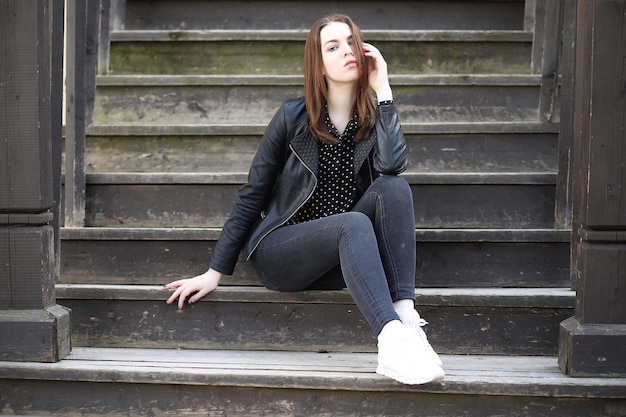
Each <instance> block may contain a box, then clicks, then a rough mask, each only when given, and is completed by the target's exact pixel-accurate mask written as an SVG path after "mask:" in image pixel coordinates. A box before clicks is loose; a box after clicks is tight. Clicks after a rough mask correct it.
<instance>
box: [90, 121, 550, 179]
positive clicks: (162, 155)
mask: <svg viewBox="0 0 626 417" xmlns="http://www.w3.org/2000/svg"><path fill="white" fill-rule="evenodd" d="M264 129H265V125H261V124H259V125H240V126H229V125H200V126H195V125H159V126H155V125H149V126H144V125H96V126H91V127H90V128H89V129H88V137H87V146H86V150H87V154H86V160H85V164H86V170H87V171H89V172H224V173H233V172H247V170H248V169H249V167H250V164H251V162H252V158H253V156H254V154H255V152H256V149H257V146H258V144H259V141H260V140H261V136H262V135H263V131H264ZM402 129H403V132H404V137H405V139H406V141H407V152H408V154H407V157H408V160H409V167H408V170H409V171H410V172H433V173H434V172H474V173H475V172H490V173H495V172H535V173H553V172H556V165H557V162H556V160H557V145H558V134H557V131H556V126H555V125H546V124H531V123H524V124H519V123H518V124H514V123H502V124H499V125H494V124H481V123H468V124H466V125H465V126H458V125H450V124H436V125H433V124H430V125H415V124H409V123H403V125H402Z"/></svg>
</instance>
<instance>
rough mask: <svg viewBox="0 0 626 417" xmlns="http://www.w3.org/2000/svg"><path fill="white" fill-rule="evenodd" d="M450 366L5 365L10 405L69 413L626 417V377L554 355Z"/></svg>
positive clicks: (356, 358)
mask: <svg viewBox="0 0 626 417" xmlns="http://www.w3.org/2000/svg"><path fill="white" fill-rule="evenodd" d="M442 360H443V362H444V367H445V369H446V371H447V376H446V379H445V380H444V381H443V382H442V383H435V384H426V385H421V386H405V385H401V384H398V383H396V382H394V381H392V380H390V379H388V378H384V377H381V376H379V375H377V374H375V373H374V370H375V367H376V355H375V354H336V353H333V354H329V353H324V354H319V353H309V354H307V353H285V352H241V351H185V350H165V349H157V350H143V349H141V350H139V349H138V350H136V349H93V348H88V349H83V348H75V349H74V352H73V353H72V355H70V357H69V358H68V360H64V361H63V362H61V363H58V364H54V365H37V364H28V363H24V364H6V366H5V364H4V363H2V374H1V376H0V393H1V394H2V395H0V407H2V408H3V409H5V410H6V409H10V410H11V411H12V412H13V413H24V414H26V413H28V414H36V413H41V414H45V415H50V413H52V415H63V416H66V417H69V416H72V417H73V416H79V415H80V416H90V417H93V416H101V415H107V416H116V417H117V416H133V417H134V416H149V415H150V416H151V415H155V414H156V415H160V416H168V417H169V416H174V415H181V414H184V415H210V416H221V415H226V414H227V415H229V416H259V417H260V416H267V415H272V416H280V417H287V416H303V415H316V416H324V417H330V416H341V417H343V416H346V417H347V416H359V415H385V416H414V415H416V413H418V415H428V416H434V417H443V416H450V415H451V410H454V411H453V412H452V414H454V415H472V416H478V415H480V416H492V417H496V416H511V415H515V416H520V417H531V416H533V417H536V416H539V417H543V416H546V417H548V416H549V417H555V416H557V417H583V416H584V417H588V416H594V417H618V416H621V415H623V414H624V413H625V412H626V381H625V380H624V379H619V378H609V379H597V378H567V377H565V376H563V375H562V374H561V373H560V372H559V371H558V368H557V367H556V361H555V358H553V357H547V358H541V357H509V356H498V357H494V356H446V355H443V356H442ZM50 381H54V383H50ZM32 392H37V393H38V395H37V396H33V395H32ZM5 393H6V394H5ZM77 393H79V395H77ZM9 396H10V397H9ZM9 398H10V399H9Z"/></svg>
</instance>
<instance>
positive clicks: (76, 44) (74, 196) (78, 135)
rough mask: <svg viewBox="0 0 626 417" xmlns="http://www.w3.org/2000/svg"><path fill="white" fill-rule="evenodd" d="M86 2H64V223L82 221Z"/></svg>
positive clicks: (83, 205)
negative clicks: (65, 3)
mask: <svg viewBox="0 0 626 417" xmlns="http://www.w3.org/2000/svg"><path fill="white" fill-rule="evenodd" d="M85 8H86V3H85V2H84V1H79V0H69V1H68V2H67V12H66V13H67V21H68V24H67V30H66V42H67V43H66V51H67V58H66V68H67V70H66V72H67V74H66V95H67V104H66V106H67V114H66V127H65V193H64V195H65V222H64V223H65V225H66V226H76V227H81V226H84V225H85V167H84V163H85V125H86V116H85V108H86V107H85V105H86V104H85V94H84V93H85V91H84V86H85V68H84V58H85V50H86V45H85V22H86V14H85Z"/></svg>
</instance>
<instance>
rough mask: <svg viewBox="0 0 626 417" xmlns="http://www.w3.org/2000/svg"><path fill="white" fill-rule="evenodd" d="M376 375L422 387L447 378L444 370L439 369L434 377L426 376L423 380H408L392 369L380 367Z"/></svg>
mask: <svg viewBox="0 0 626 417" xmlns="http://www.w3.org/2000/svg"><path fill="white" fill-rule="evenodd" d="M376 373H377V374H379V375H383V376H386V377H389V378H391V379H395V380H396V381H398V382H400V383H402V384H406V385H421V384H427V383H429V382H438V381H441V380H442V379H443V378H444V377H445V376H446V374H445V372H444V371H443V369H442V368H439V369H438V371H436V372H434V373H433V374H432V375H424V376H423V377H422V378H408V377H406V376H404V375H401V374H399V373H398V372H396V371H394V370H392V369H388V368H385V367H384V366H380V365H379V366H378V367H377V368H376Z"/></svg>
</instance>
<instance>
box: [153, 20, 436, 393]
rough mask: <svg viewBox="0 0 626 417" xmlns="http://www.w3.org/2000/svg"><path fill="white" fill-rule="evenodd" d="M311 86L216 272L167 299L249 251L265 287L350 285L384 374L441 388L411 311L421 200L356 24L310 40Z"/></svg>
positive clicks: (316, 30) (325, 23)
mask: <svg viewBox="0 0 626 417" xmlns="http://www.w3.org/2000/svg"><path fill="white" fill-rule="evenodd" d="M304 83H305V84H304V91H305V96H304V98H298V99H293V100H289V101H287V102H285V103H283V105H282V106H281V107H280V109H279V110H278V112H277V113H276V115H275V116H274V117H273V119H272V121H271V122H270V124H269V125H268V127H267V130H266V132H265V134H264V137H263V140H262V142H261V144H260V147H259V149H258V151H257V154H256V156H255V157H254V160H253V162H252V166H251V168H250V173H249V176H248V183H247V184H246V185H244V186H243V187H242V188H241V189H240V191H239V195H238V198H237V201H236V203H235V206H234V208H233V210H232V214H231V217H230V218H229V220H228V221H227V222H226V223H225V225H224V228H223V232H222V234H221V236H220V239H219V241H218V243H217V245H216V247H215V250H214V252H213V256H212V258H211V263H210V269H209V270H208V271H207V272H206V273H204V274H202V275H199V276H196V277H194V278H189V279H183V280H179V281H175V282H172V283H170V284H168V285H166V286H165V289H173V290H174V293H173V294H172V295H171V297H170V298H169V299H168V300H167V303H168V304H171V303H174V302H175V301H176V300H178V307H179V308H182V307H183V305H184V303H185V301H187V302H188V303H190V304H191V303H194V302H196V301H198V300H199V299H200V298H202V297H203V296H205V295H206V294H208V293H210V292H211V291H213V290H215V288H217V286H218V283H219V281H220V278H221V277H222V275H223V274H226V275H230V274H232V273H233V269H234V267H235V263H236V262H237V259H238V257H239V254H240V252H243V255H244V256H245V258H246V260H248V261H250V262H251V264H252V266H253V268H254V270H255V272H256V273H257V275H258V277H259V279H260V281H261V282H262V283H263V285H265V286H266V287H267V288H269V289H272V290H277V291H300V290H307V289H321V288H325V289H332V288H336V289H340V288H345V287H347V288H348V291H349V292H350V294H351V295H352V297H353V298H354V300H355V302H356V304H357V306H358V307H359V309H360V311H361V312H362V313H363V315H364V317H365V319H366V320H367V322H368V323H369V325H370V326H371V329H372V331H373V332H374V334H375V335H376V336H377V338H378V368H377V372H378V373H379V374H382V375H385V376H388V377H391V378H393V379H395V380H397V381H400V382H402V383H405V384H422V383H427V382H431V381H437V380H440V379H442V378H443V377H444V371H443V369H442V364H441V361H440V359H439V357H438V355H437V354H436V353H435V352H434V350H433V349H432V347H431V346H430V344H429V343H428V341H427V339H426V335H425V333H424V331H423V330H422V328H421V327H422V326H424V325H425V324H426V322H425V321H424V320H423V319H422V318H420V316H419V314H418V313H417V311H415V307H414V301H415V255H416V254H415V219H414V213H413V204H412V201H413V200H412V195H411V190H410V188H409V185H408V184H407V182H406V181H405V180H404V179H402V178H400V177H398V174H400V173H402V172H403V171H404V170H405V169H406V166H407V160H406V152H405V150H406V144H405V141H404V137H403V135H402V132H401V129H400V122H399V120H398V114H397V112H396V110H395V107H394V104H393V96H392V91H391V87H390V85H389V80H388V75H387V64H386V62H385V60H384V59H383V56H382V55H381V53H380V52H379V51H378V50H377V49H376V48H375V47H374V46H372V45H370V44H367V43H364V42H363V40H362V35H361V31H360V30H359V28H358V27H357V26H356V25H355V24H354V23H353V22H352V20H351V19H350V18H349V17H348V16H345V15H333V16H328V17H325V18H322V19H320V20H318V21H317V22H316V23H315V24H314V25H313V27H312V29H311V31H310V33H309V35H308V38H307V40H306V44H305V56H304ZM372 90H373V92H374V93H375V95H376V100H375V99H374V95H373V93H372ZM285 265H288V267H285ZM338 272H340V273H338Z"/></svg>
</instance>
